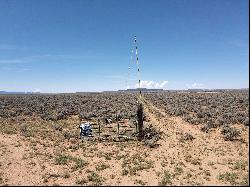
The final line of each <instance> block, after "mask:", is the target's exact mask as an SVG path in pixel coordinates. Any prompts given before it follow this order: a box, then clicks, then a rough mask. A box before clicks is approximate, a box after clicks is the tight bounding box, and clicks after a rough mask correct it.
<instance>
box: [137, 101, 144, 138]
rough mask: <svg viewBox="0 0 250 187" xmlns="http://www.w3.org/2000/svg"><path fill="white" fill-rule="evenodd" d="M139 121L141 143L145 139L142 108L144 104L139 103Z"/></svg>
mask: <svg viewBox="0 0 250 187" xmlns="http://www.w3.org/2000/svg"><path fill="white" fill-rule="evenodd" d="M137 119H138V131H139V141H141V140H142V139H143V107H142V103H139V105H138V109H137Z"/></svg>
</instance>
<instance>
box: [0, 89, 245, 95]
mask: <svg viewBox="0 0 250 187" xmlns="http://www.w3.org/2000/svg"><path fill="white" fill-rule="evenodd" d="M139 90H141V91H142V92H179V91H182V92H223V91H233V90H247V91H248V90H249V88H241V89H187V90H164V89H148V88H141V89H139V88H135V89H126V90H118V91H103V92H104V93H109V92H110V93H113V92H139ZM73 93H74V92H72V93H71V94H73ZM75 93H76V94H80V93H100V92H75ZM3 94H13V95H15V94H52V93H41V92H10V91H0V95H3ZM58 94H60V93H58ZM61 94H66V93H61Z"/></svg>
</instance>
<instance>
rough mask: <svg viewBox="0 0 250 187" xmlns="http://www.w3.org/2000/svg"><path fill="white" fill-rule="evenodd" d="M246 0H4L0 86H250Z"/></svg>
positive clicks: (0, 17) (44, 88)
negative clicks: (134, 52) (135, 53)
mask: <svg viewBox="0 0 250 187" xmlns="http://www.w3.org/2000/svg"><path fill="white" fill-rule="evenodd" d="M248 7H249V2H248V1H247V0H155V1H153V0H143V1H142V0H135V1H134V0H133V1H132V0H114V1H111V0H89V1H87V0H81V1H80V0H73V1H72V0H67V1H63V0H52V1H51V0H48V1H47V0H36V1H34V0H31V1H29V0H9V1H6V0H1V1H0V90H7V91H40V92H75V91H103V90H118V89H124V88H125V87H126V86H127V84H126V80H128V76H127V74H128V66H129V65H131V71H130V78H129V81H128V84H129V86H130V88H133V87H136V83H137V80H136V71H135V70H136V64H135V63H131V61H130V56H131V47H132V45H133V37H134V35H136V36H137V41H138V48H139V65H140V71H141V75H140V77H141V80H142V86H143V87H148V88H164V89H187V88H244V87H247V88H248V87H249V86H248V85H249V70H248V69H249V62H248V61H249V44H248V39H249V30H248V27H249V24H248V23H249V18H248V17H249V9H248Z"/></svg>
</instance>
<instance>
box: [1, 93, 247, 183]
mask: <svg viewBox="0 0 250 187" xmlns="http://www.w3.org/2000/svg"><path fill="white" fill-rule="evenodd" d="M138 99H139V100H140V101H141V102H142V103H143V108H144V139H143V140H142V141H138V140H137V134H138V132H137V128H136V124H137V116H136V112H137V101H138ZM108 120H109V122H107V121H108ZM86 121H90V122H91V124H92V127H93V137H91V138H84V139H81V138H80V135H79V125H80V124H81V123H83V122H86ZM99 125H100V131H99V129H98V127H99ZM118 125H119V132H118ZM248 160H249V92H248V91H237V90H236V91H225V92H218V93H186V92H185V93H179V92H159V93H143V96H142V97H141V98H138V94H135V93H86V94H40V95H38V94H33V95H0V185H249V180H248V178H249V161H248Z"/></svg>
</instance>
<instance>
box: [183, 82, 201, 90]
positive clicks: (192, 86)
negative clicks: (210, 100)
mask: <svg viewBox="0 0 250 187" xmlns="http://www.w3.org/2000/svg"><path fill="white" fill-rule="evenodd" d="M186 87H187V88H188V89H204V88H205V85H204V84H202V83H193V84H191V85H190V84H186Z"/></svg>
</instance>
